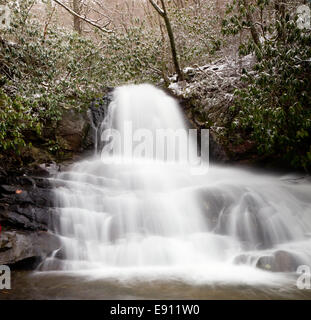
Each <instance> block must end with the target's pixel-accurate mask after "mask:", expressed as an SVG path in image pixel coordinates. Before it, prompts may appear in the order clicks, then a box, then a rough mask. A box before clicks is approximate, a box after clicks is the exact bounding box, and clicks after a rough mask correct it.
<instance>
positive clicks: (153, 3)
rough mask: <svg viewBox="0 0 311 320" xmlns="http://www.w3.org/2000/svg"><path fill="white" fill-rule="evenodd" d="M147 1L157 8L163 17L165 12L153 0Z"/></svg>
mask: <svg viewBox="0 0 311 320" xmlns="http://www.w3.org/2000/svg"><path fill="white" fill-rule="evenodd" d="M149 2H150V3H151V5H152V6H153V7H154V8H155V9H156V10H157V12H158V14H159V15H160V16H162V17H164V15H165V12H164V10H163V9H161V8H160V7H159V6H158V5H157V4H156V3H155V2H154V0H149Z"/></svg>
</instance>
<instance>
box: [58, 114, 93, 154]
mask: <svg viewBox="0 0 311 320" xmlns="http://www.w3.org/2000/svg"><path fill="white" fill-rule="evenodd" d="M89 130H90V123H89V120H88V117H87V115H86V113H78V112H76V111H75V110H70V109H69V110H65V111H64V112H63V116H62V119H61V121H60V123H59V125H58V127H57V130H56V136H57V138H58V139H57V140H58V141H59V142H60V143H61V146H62V148H63V149H65V150H67V151H72V152H77V151H81V149H82V145H83V142H84V141H85V139H86V137H87V136H88V132H89Z"/></svg>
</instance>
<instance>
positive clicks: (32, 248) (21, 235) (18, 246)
mask: <svg viewBox="0 0 311 320" xmlns="http://www.w3.org/2000/svg"><path fill="white" fill-rule="evenodd" d="M59 247H60V241H59V238H58V237H57V236H55V235H53V234H51V233H48V232H43V231H40V232H38V231H37V232H30V231H20V230H15V231H13V230H12V231H6V232H3V233H2V234H1V238H0V249H1V251H0V265H2V264H5V265H12V264H15V263H16V262H18V261H23V260H25V259H29V258H38V259H41V258H44V257H46V256H48V255H49V254H51V253H52V252H53V251H54V250H57V249H58V248H59Z"/></svg>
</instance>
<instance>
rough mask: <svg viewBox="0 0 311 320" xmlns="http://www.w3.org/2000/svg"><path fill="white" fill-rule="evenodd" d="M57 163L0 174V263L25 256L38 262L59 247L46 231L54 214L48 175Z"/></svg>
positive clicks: (53, 170) (55, 213) (49, 227)
mask: <svg viewBox="0 0 311 320" xmlns="http://www.w3.org/2000/svg"><path fill="white" fill-rule="evenodd" d="M56 171H57V166H55V165H54V166H53V165H50V166H44V165H42V166H40V167H37V168H33V169H32V170H28V172H27V171H22V170H21V171H14V172H12V171H4V170H1V173H0V225H1V234H0V265H1V264H9V265H14V264H16V263H21V262H23V261H25V260H28V259H35V260H36V261H40V260H41V259H42V258H44V257H45V256H47V255H49V254H50V253H52V252H53V251H54V250H56V249H57V248H59V240H58V238H57V237H56V236H54V235H53V234H51V233H49V232H47V230H49V229H53V227H54V226H53V221H55V220H56V219H55V215H57V214H58V211H57V209H56V208H54V207H53V203H54V201H53V197H54V196H53V189H52V185H51V183H50V180H49V178H50V176H51V174H53V173H55V172H56Z"/></svg>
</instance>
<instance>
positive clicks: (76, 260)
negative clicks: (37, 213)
mask: <svg viewBox="0 0 311 320" xmlns="http://www.w3.org/2000/svg"><path fill="white" fill-rule="evenodd" d="M125 121H132V123H133V130H135V129H139V128H144V129H149V130H151V131H152V132H155V131H156V130H157V129H161V128H162V129H166V128H172V129H180V128H185V123H184V120H183V117H182V114H181V111H180V110H179V106H178V104H177V103H176V102H175V101H174V99H172V98H170V97H169V96H167V95H166V94H165V93H163V92H162V91H160V90H159V89H156V88H154V87H152V86H150V85H139V86H125V87H120V88H118V89H116V90H115V92H114V100H113V102H112V103H111V105H110V107H109V112H108V116H107V118H106V119H105V120H104V123H103V124H102V126H101V127H102V128H107V127H110V128H115V129H118V130H119V131H120V132H121V133H122V132H123V131H122V130H123V124H124V122H125ZM194 149H195V148H194V146H192V147H191V152H193V150H194ZM120 156H121V157H122V156H123V159H122V160H123V161H120ZM105 160H107V159H102V158H101V157H100V156H99V155H95V156H94V157H92V158H90V159H87V160H85V161H82V162H79V163H76V164H75V165H74V166H73V167H72V168H71V170H70V171H68V172H62V173H60V174H59V175H58V176H57V177H56V179H55V184H56V186H57V187H56V188H55V196H56V202H57V206H59V207H60V208H61V215H60V223H59V228H58V230H57V231H58V233H59V235H60V236H61V238H62V249H60V251H59V252H57V253H55V255H54V256H53V257H51V258H49V259H47V261H46V262H45V264H44V269H45V270H51V269H55V268H56V269H61V270H64V271H76V272H77V271H79V272H81V273H82V274H85V275H89V276H94V277H96V276H98V277H117V278H118V279H128V278H135V277H136V278H137V277H139V278H146V279H149V280H152V279H159V278H160V279H174V278H175V279H176V278H179V279H183V280H185V281H190V282H192V283H196V282H198V283H201V282H206V281H207V282H213V281H223V282H229V283H230V282H236V281H238V282H240V281H242V282H248V283H264V282H268V283H273V281H280V280H282V279H283V276H282V275H280V274H275V273H271V272H267V271H262V270H259V269H257V268H255V265H256V263H257V261H258V258H259V257H261V256H268V255H271V254H273V253H274V252H277V251H278V250H285V251H287V252H290V253H291V254H294V257H295V259H297V260H298V261H299V263H300V264H309V265H310V264H311V240H310V235H311V197H310V195H311V185H310V184H309V183H303V182H302V183H299V184H295V183H290V182H288V181H286V179H280V178H279V177H276V176H271V175H268V174H262V173H261V174H259V173H258V174H256V173H252V172H249V171H245V170H241V169H236V168H225V167H220V166H216V165H213V166H210V168H209V171H208V172H207V173H206V174H204V175H193V174H191V170H190V167H189V166H187V165H186V164H185V163H177V162H175V163H172V162H165V161H161V160H159V159H156V161H155V160H153V159H141V158H139V159H126V157H124V154H122V152H121V153H119V154H118V156H117V157H115V158H112V159H111V157H110V158H109V161H105ZM60 253H62V254H61V255H60ZM241 254H242V255H243V254H246V258H244V259H242V260H241V259H238V258H237V257H239V256H241ZM57 257H61V259H57ZM236 259H238V260H240V261H242V262H241V263H242V264H239V265H238V264H237V263H236V262H237V260H236Z"/></svg>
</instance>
